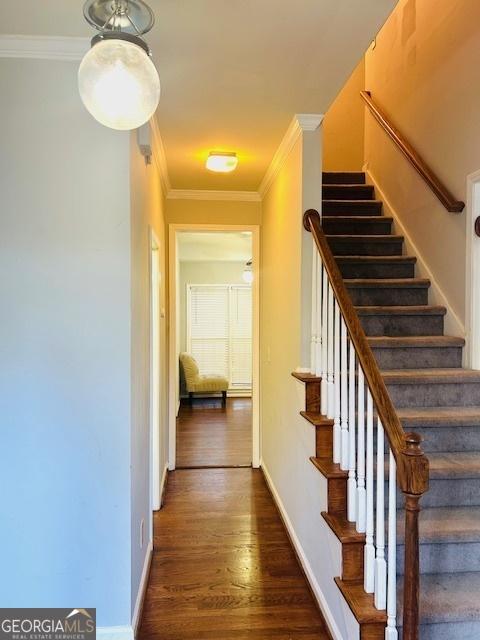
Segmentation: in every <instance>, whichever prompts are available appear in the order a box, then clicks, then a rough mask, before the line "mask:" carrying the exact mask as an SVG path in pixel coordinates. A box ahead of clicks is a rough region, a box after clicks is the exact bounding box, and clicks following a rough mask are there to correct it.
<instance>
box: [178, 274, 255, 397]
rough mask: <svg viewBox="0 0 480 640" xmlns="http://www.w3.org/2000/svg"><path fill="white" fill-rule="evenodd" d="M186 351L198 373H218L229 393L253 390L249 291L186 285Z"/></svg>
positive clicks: (247, 287) (224, 286)
mask: <svg viewBox="0 0 480 640" xmlns="http://www.w3.org/2000/svg"><path fill="white" fill-rule="evenodd" d="M187 350H188V351H189V353H191V354H192V356H193V357H194V358H195V359H196V360H197V362H198V366H199V368H200V372H201V373H218V374H221V375H224V376H226V377H227V378H228V379H229V381H230V387H229V388H230V390H238V391H245V390H250V389H251V387H252V289H251V287H250V286H248V285H237V284H232V285H228V284H222V285H195V284H189V285H187Z"/></svg>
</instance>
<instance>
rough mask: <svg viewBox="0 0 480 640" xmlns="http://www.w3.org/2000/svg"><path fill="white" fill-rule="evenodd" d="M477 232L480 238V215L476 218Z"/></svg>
mask: <svg viewBox="0 0 480 640" xmlns="http://www.w3.org/2000/svg"><path fill="white" fill-rule="evenodd" d="M475 233H476V234H477V236H478V237H479V238H480V216H478V218H477V219H476V220H475Z"/></svg>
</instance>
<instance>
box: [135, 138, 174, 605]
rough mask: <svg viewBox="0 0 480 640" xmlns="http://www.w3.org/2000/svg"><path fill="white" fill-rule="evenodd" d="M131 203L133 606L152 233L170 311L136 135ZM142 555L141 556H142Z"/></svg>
mask: <svg viewBox="0 0 480 640" xmlns="http://www.w3.org/2000/svg"><path fill="white" fill-rule="evenodd" d="M130 194H131V196H130V198H131V217H130V228H131V296H132V304H131V307H132V317H131V385H132V404H131V411H132V425H133V426H132V456H131V473H132V478H135V482H133V481H132V530H131V537H132V541H133V542H132V573H133V577H132V580H133V582H134V585H135V587H137V588H134V589H133V590H132V607H133V606H134V604H135V598H136V595H137V591H138V586H139V585H140V578H141V571H142V568H143V565H144V555H145V552H146V549H147V545H144V547H143V549H140V547H139V545H138V544H137V540H138V532H139V531H140V523H141V521H142V519H144V520H145V523H146V524H145V531H146V535H147V536H148V532H149V521H150V517H151V511H150V500H149V494H150V487H149V464H148V460H149V455H150V454H149V452H150V339H151V338H150V268H149V264H150V250H151V249H150V247H151V243H150V231H151V230H153V231H154V232H155V235H156V236H157V239H158V242H159V245H160V247H159V254H160V256H159V262H160V271H161V275H160V308H165V299H166V298H165V293H166V292H165V283H166V262H165V255H166V252H165V244H166V243H165V211H164V209H165V206H164V202H165V201H164V197H163V194H162V191H161V187H160V181H159V180H158V173H157V171H156V168H155V164H151V165H146V164H145V160H144V158H143V157H142V156H141V155H140V153H139V150H138V146H137V136H136V132H133V133H132V134H131V136H130ZM159 358H160V473H162V472H163V470H164V468H165V465H166V462H167V452H168V429H167V425H168V422H167V416H168V413H167V385H166V381H167V342H166V324H165V319H162V318H161V319H160V353H159ZM139 556H140V557H139Z"/></svg>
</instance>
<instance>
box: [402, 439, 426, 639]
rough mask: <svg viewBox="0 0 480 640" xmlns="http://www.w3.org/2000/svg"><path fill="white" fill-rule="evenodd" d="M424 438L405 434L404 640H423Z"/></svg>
mask: <svg viewBox="0 0 480 640" xmlns="http://www.w3.org/2000/svg"><path fill="white" fill-rule="evenodd" d="M421 441H422V438H421V437H420V436H419V435H418V434H416V433H407V434H405V449H404V456H406V459H405V462H406V463H407V464H408V467H409V471H410V473H409V482H408V484H409V490H408V491H404V492H403V493H404V496H405V575H404V588H403V640H419V638H420V631H419V626H420V544H419V513H420V498H421V497H422V495H423V494H424V493H425V491H427V489H428V460H427V459H426V458H425V455H424V453H423V451H422V449H421V447H420V443H421Z"/></svg>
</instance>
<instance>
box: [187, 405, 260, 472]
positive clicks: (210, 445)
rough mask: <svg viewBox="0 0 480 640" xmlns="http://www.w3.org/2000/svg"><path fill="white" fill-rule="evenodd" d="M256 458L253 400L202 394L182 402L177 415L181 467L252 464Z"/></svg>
mask: <svg viewBox="0 0 480 640" xmlns="http://www.w3.org/2000/svg"><path fill="white" fill-rule="evenodd" d="M251 462H252V401H251V399H250V398H228V399H227V406H226V408H225V409H223V408H222V407H221V399H220V398H212V399H210V398H198V399H195V400H194V401H193V407H190V406H189V405H188V404H182V405H181V407H180V412H179V415H178V419H177V468H188V467H236V466H249V465H250V464H251Z"/></svg>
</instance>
